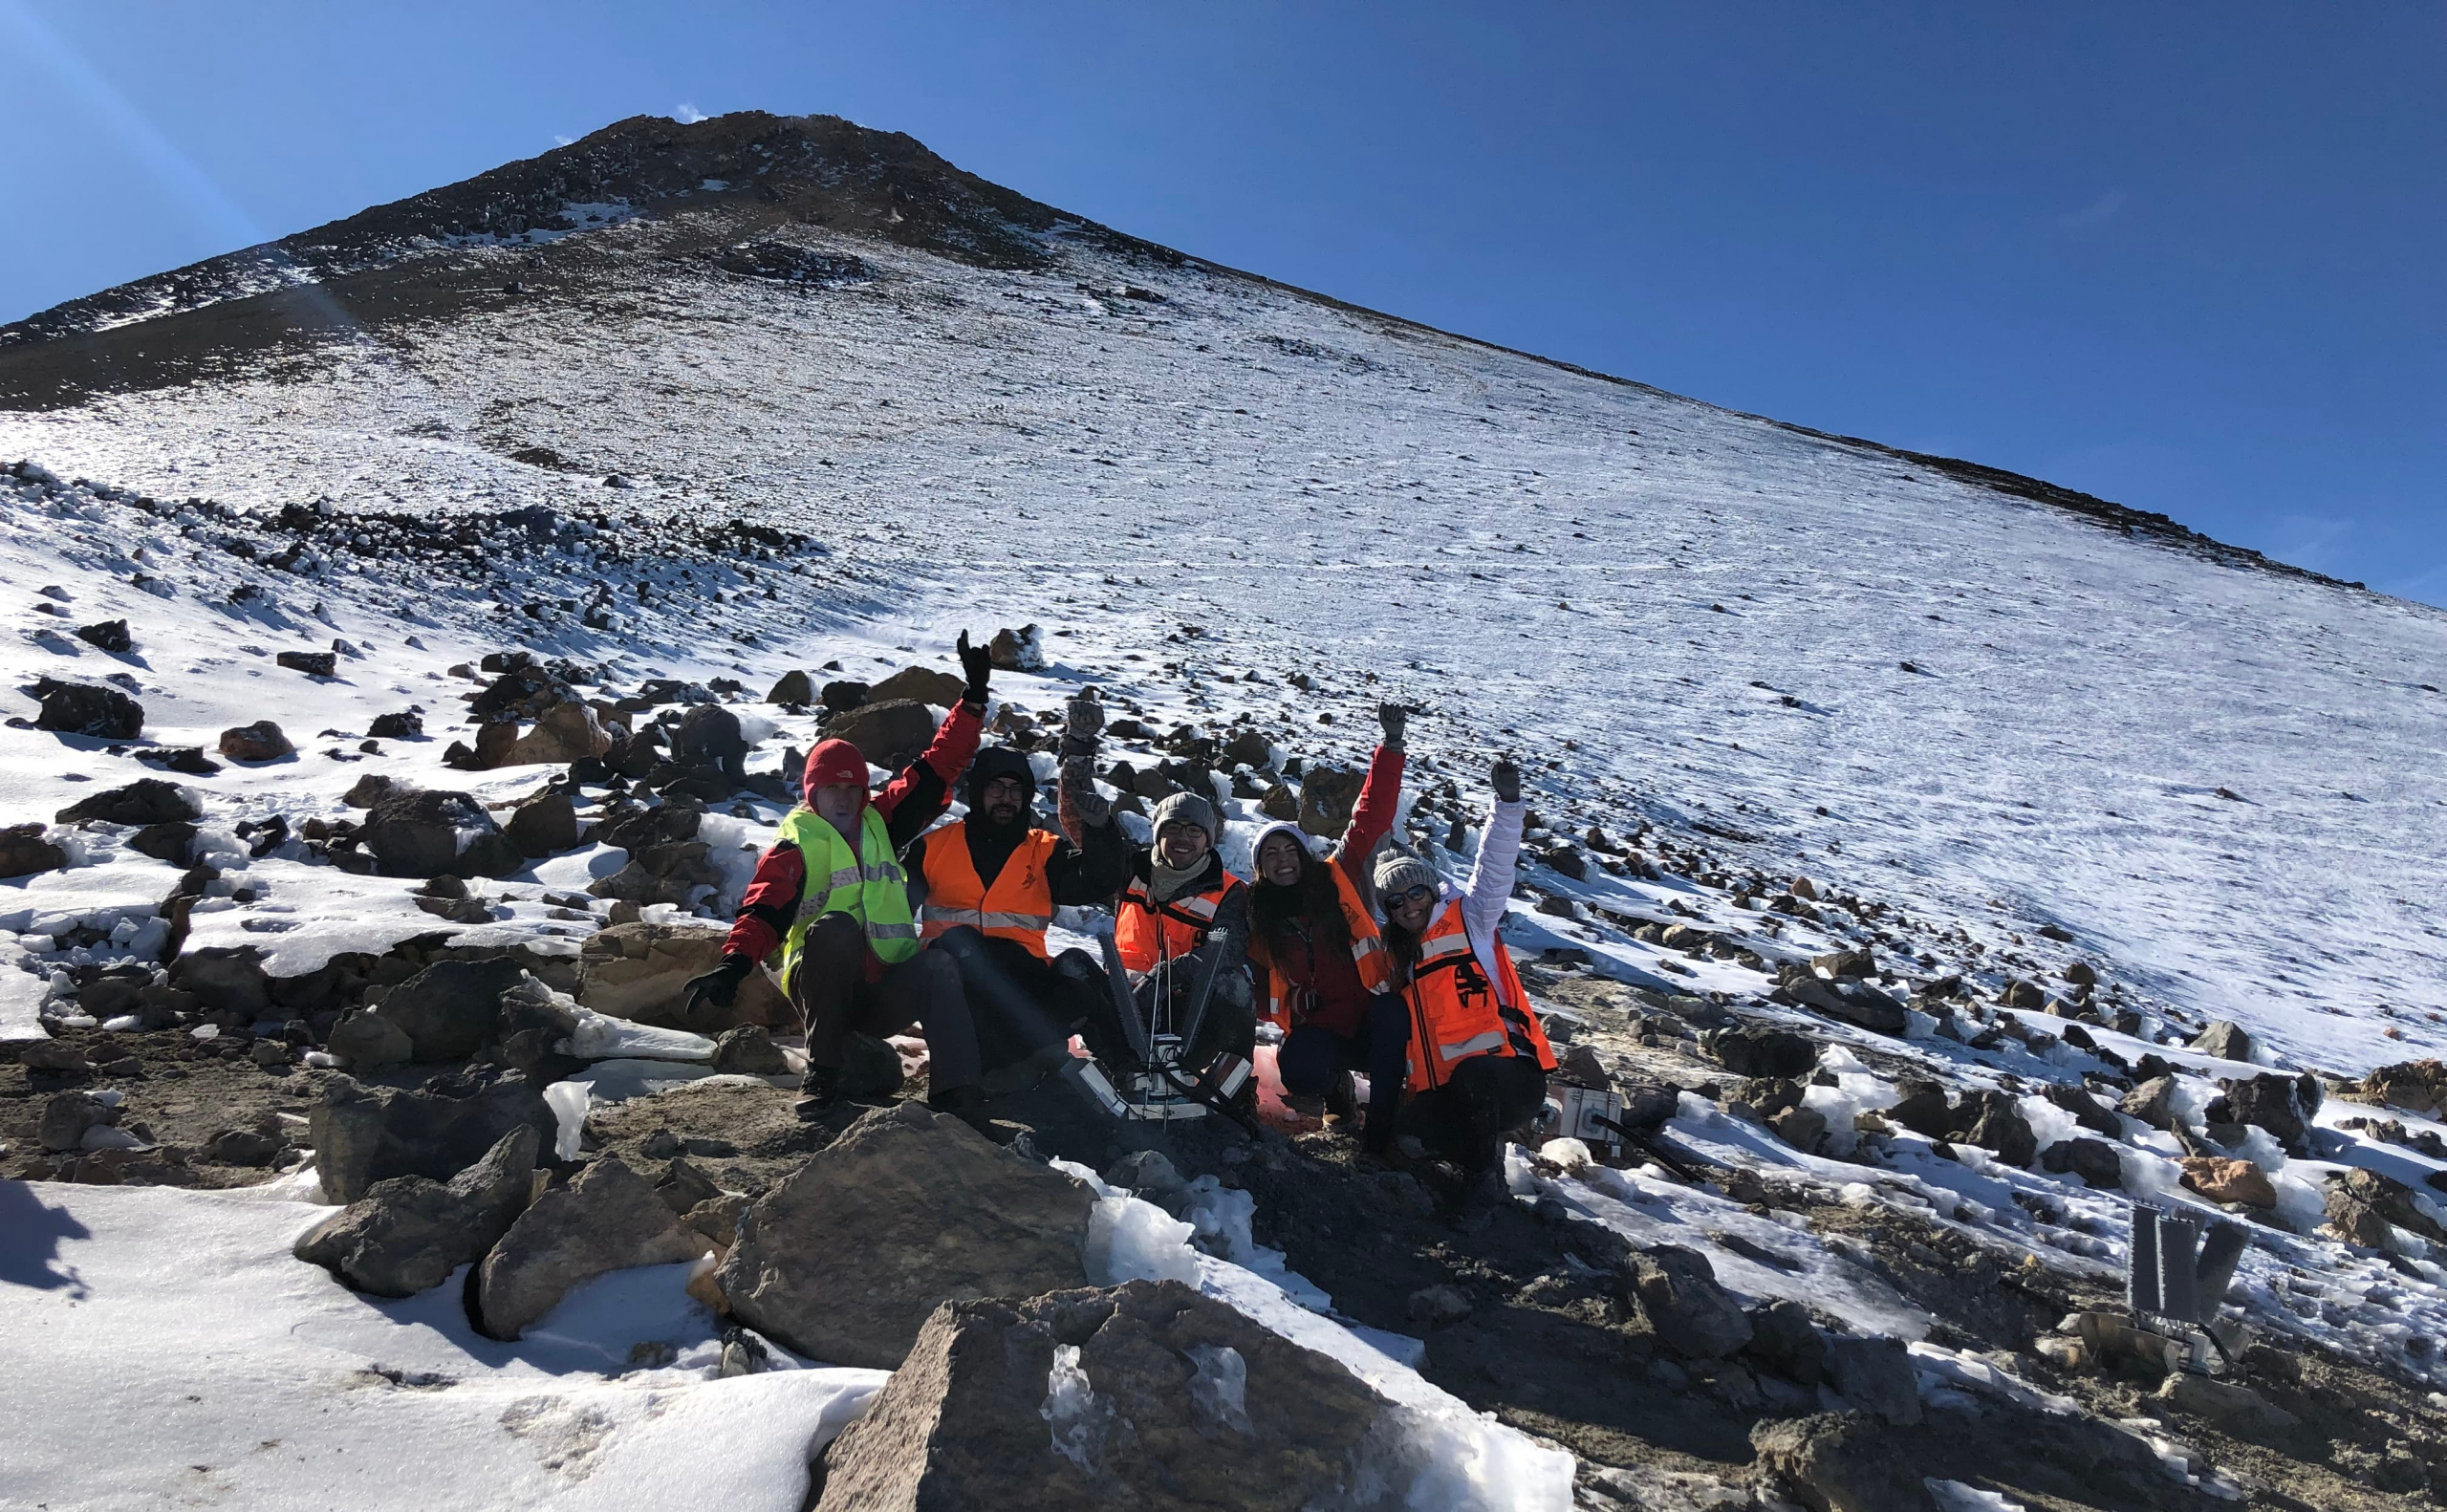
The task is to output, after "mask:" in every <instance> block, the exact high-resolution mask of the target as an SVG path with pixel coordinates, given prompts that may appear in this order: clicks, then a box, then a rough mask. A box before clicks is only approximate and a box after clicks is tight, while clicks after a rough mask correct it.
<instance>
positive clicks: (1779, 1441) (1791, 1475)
mask: <svg viewBox="0 0 2447 1512" xmlns="http://www.w3.org/2000/svg"><path fill="white" fill-rule="evenodd" d="M1750 1444H1751V1447H1752V1448H1754V1449H1756V1450H1757V1451H1758V1452H1759V1458H1758V1466H1759V1469H1760V1470H1761V1471H1762V1472H1764V1473H1765V1474H1767V1475H1771V1476H1774V1477H1776V1478H1777V1479H1778V1480H1782V1481H1784V1482H1785V1483H1786V1484H1787V1485H1788V1486H1790V1487H1791V1488H1792V1489H1793V1490H1794V1491H1796V1492H1798V1493H1799V1494H1800V1495H1801V1497H1802V1500H1803V1503H1804V1504H1805V1505H1807V1506H1808V1507H1810V1508H1811V1509H1812V1512H1928V1509H1929V1508H1931V1507H1932V1506H1934V1505H1935V1502H1934V1501H1932V1500H1931V1498H1930V1495H1929V1491H1928V1488H1927V1487H1926V1486H1924V1485H1923V1484H1922V1483H1921V1476H1920V1473H1919V1472H1918V1471H1917V1470H1916V1469H1915V1468H1914V1467H1913V1465H1912V1461H1911V1458H1910V1457H1909V1456H1907V1455H1905V1454H1903V1453H1902V1452H1901V1446H1900V1445H1899V1444H1898V1443H1897V1442H1896V1441H1895V1436H1894V1435H1893V1434H1891V1433H1890V1432H1889V1430H1888V1429H1887V1428H1886V1426H1885V1425H1884V1424H1883V1423H1880V1422H1879V1421H1878V1420H1877V1419H1875V1418H1873V1417H1870V1416H1868V1415H1864V1414H1859V1413H1819V1414H1816V1415H1811V1416H1808V1417H1785V1418H1774V1417H1770V1418H1763V1419H1761V1420H1760V1421H1759V1422H1758V1423H1757V1424H1755V1425H1754V1426H1753V1427H1752V1428H1751V1430H1750Z"/></svg>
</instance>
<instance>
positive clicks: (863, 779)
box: [801, 740, 867, 798]
mask: <svg viewBox="0 0 2447 1512" xmlns="http://www.w3.org/2000/svg"><path fill="white" fill-rule="evenodd" d="M839 783H855V784H857V785H858V787H860V788H865V787H866V785H867V759H866V758H865V757H864V756H861V755H859V754H858V747H856V746H855V745H851V744H850V743H849V742H848V741H842V740H832V741H818V742H816V743H815V749H813V750H812V751H810V752H808V753H807V777H806V781H805V785H804V787H803V788H801V795H802V796H803V797H806V798H813V797H814V796H815V790H816V789H817V788H831V787H833V786H834V785H836V784H839Z"/></svg>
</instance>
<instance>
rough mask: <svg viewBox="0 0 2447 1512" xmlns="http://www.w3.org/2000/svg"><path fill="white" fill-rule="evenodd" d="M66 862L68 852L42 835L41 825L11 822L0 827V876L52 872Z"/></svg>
mask: <svg viewBox="0 0 2447 1512" xmlns="http://www.w3.org/2000/svg"><path fill="white" fill-rule="evenodd" d="M67 864H68V853H67V852H66V851H64V850H61V849H60V848H59V847H58V846H55V845H54V844H52V843H51V842H50V841H49V840H46V839H44V838H43V837H42V826H41V825H39V824H12V825H10V826H9V827H7V828H6V829H0V877H10V876H32V875H34V874H35V873H37V872H56V871H58V870H59V869H60V868H61V867H63V866H66V865H67Z"/></svg>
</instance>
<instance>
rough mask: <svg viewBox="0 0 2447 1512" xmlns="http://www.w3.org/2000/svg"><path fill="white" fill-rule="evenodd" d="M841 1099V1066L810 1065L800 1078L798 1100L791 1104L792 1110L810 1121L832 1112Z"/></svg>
mask: <svg viewBox="0 0 2447 1512" xmlns="http://www.w3.org/2000/svg"><path fill="white" fill-rule="evenodd" d="M840 1101H841V1068H840V1067H838V1066H810V1067H809V1068H808V1069H807V1074H806V1075H804V1076H802V1077H800V1078H799V1096H798V1101H796V1102H794V1103H792V1104H790V1112H794V1113H796V1114H798V1115H799V1117H801V1118H802V1119H805V1120H807V1121H808V1122H811V1123H812V1122H814V1121H815V1120H816V1119H819V1118H822V1117H823V1116H824V1115H825V1114H827V1113H829V1112H832V1111H833V1109H834V1105H835V1104H837V1103H838V1102H840Z"/></svg>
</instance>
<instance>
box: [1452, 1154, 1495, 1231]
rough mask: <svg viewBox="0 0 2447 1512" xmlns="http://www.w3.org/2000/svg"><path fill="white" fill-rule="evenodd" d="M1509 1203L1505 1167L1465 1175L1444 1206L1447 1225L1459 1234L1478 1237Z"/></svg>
mask: <svg viewBox="0 0 2447 1512" xmlns="http://www.w3.org/2000/svg"><path fill="white" fill-rule="evenodd" d="M1506 1199H1507V1194H1506V1192H1505V1185H1504V1167H1503V1166H1502V1165H1500V1164H1498V1165H1492V1166H1480V1167H1477V1168H1475V1169H1473V1170H1468V1171H1464V1172H1462V1179H1461V1181H1460V1183H1459V1184H1457V1185H1456V1186H1455V1187H1454V1188H1453V1190H1452V1195H1451V1196H1450V1197H1449V1198H1448V1199H1446V1200H1445V1201H1444V1202H1443V1203H1442V1204H1441V1206H1442V1207H1443V1209H1444V1222H1445V1225H1446V1226H1447V1227H1449V1228H1451V1229H1452V1230H1453V1231H1454V1232H1455V1233H1457V1234H1476V1233H1478V1232H1479V1231H1481V1230H1482V1229H1484V1228H1485V1227H1486V1226H1487V1225H1488V1224H1489V1223H1492V1222H1494V1221H1495V1216H1496V1213H1497V1212H1498V1211H1499V1210H1500V1209H1501V1208H1502V1207H1503V1206H1504V1204H1505V1200H1506Z"/></svg>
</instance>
